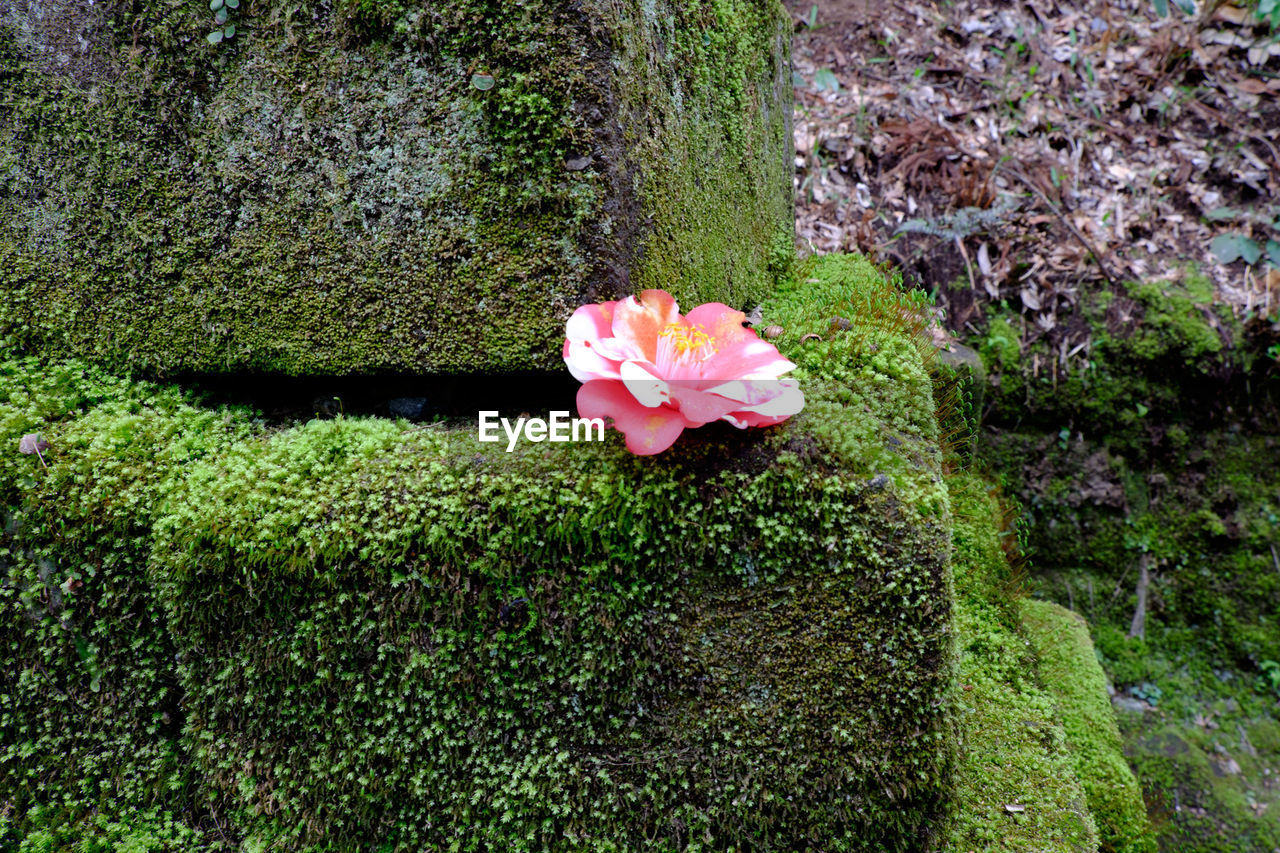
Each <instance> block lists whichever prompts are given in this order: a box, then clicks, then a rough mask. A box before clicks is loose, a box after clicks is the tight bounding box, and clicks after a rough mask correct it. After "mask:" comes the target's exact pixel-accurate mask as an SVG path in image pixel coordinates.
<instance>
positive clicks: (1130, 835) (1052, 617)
mask: <svg viewBox="0 0 1280 853" xmlns="http://www.w3.org/2000/svg"><path fill="white" fill-rule="evenodd" d="M1022 618H1023V624H1024V625H1026V627H1027V633H1028V636H1029V637H1030V638H1031V642H1032V646H1033V647H1034V648H1035V653H1036V657H1037V660H1038V662H1039V669H1040V675H1041V677H1042V678H1043V679H1044V681H1045V685H1046V686H1047V688H1048V690H1049V693H1050V695H1051V696H1052V698H1053V701H1054V704H1055V705H1056V707H1057V709H1058V714H1059V716H1060V718H1061V720H1062V725H1063V729H1064V730H1065V732H1066V736H1067V743H1068V745H1069V746H1070V750H1071V758H1072V762H1073V764H1074V766H1075V770H1076V775H1077V777H1078V778H1079V779H1080V782H1081V784H1082V785H1083V786H1084V790H1085V795H1086V798H1087V800H1088V803H1089V811H1090V812H1091V813H1092V814H1093V817H1094V820H1095V821H1096V822H1097V824H1098V830H1099V835H1100V837H1101V849H1102V850H1104V851H1116V853H1146V851H1154V850H1155V849H1156V845H1155V838H1154V836H1153V835H1152V834H1151V827H1150V825H1149V824H1148V822H1147V811H1146V804H1145V803H1144V802H1143V800H1142V794H1141V792H1140V791H1139V789H1138V783H1137V781H1136V780H1135V779H1134V778H1133V772H1132V771H1131V770H1130V769H1129V765H1128V764H1126V763H1125V760H1124V754H1123V752H1122V749H1121V745H1120V732H1119V731H1118V730H1117V728H1116V718H1115V714H1114V713H1113V712H1112V710H1111V703H1110V701H1108V699H1107V681H1106V676H1105V675H1104V674H1103V672H1102V668H1101V667H1100V666H1099V665H1098V660H1097V658H1096V657H1095V656H1094V651H1093V643H1092V642H1091V641H1090V639H1089V626H1088V625H1087V624H1086V623H1085V621H1084V619H1082V618H1081V617H1080V616H1079V615H1078V614H1075V613H1072V612H1071V611H1069V610H1065V609H1063V608H1061V607H1059V606H1058V605H1056V604H1053V603H1052V602H1047V601H1035V600H1027V601H1024V602H1023V604H1022Z"/></svg>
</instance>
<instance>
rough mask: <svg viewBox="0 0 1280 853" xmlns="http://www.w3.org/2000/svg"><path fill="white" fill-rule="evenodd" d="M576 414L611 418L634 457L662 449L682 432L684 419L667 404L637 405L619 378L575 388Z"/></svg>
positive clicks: (597, 381) (673, 441) (649, 454)
mask: <svg viewBox="0 0 1280 853" xmlns="http://www.w3.org/2000/svg"><path fill="white" fill-rule="evenodd" d="M578 415H579V416H580V417H584V418H606V417H607V418H612V419H613V425H614V426H615V427H616V428H617V429H619V430H621V431H622V433H623V435H625V436H626V439H627V449H628V450H630V451H631V452H632V453H635V454H636V455H638V456H651V455H653V454H655V453H661V452H662V451H664V450H666V449H667V448H668V447H670V446H671V445H672V444H674V443H675V440H676V439H677V438H679V437H680V433H682V432H684V427H685V421H684V418H683V417H681V415H680V413H679V412H678V411H676V410H675V409H673V408H670V407H668V406H659V407H657V408H649V407H647V406H643V405H641V404H640V402H639V401H638V400H636V398H635V397H633V396H632V395H631V392H630V391H628V390H627V388H626V386H625V385H623V384H622V382H621V381H617V380H595V381H592V382H588V383H586V384H585V385H583V386H582V387H581V388H579V389H578Z"/></svg>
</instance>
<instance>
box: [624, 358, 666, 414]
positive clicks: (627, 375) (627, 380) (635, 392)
mask: <svg viewBox="0 0 1280 853" xmlns="http://www.w3.org/2000/svg"><path fill="white" fill-rule="evenodd" d="M619 372H620V373H621V375H622V381H623V384H625V385H626V386H627V390H628V391H630V392H631V396H633V397H635V398H636V400H638V401H639V403H640V405H642V406H647V407H649V408H651V409H652V408H654V407H655V406H661V405H663V404H670V403H671V391H670V389H669V388H668V387H667V383H666V382H664V381H663V380H662V379H659V378H658V377H657V376H656V375H655V373H656V368H655V369H654V370H653V371H650V370H649V369H648V368H646V367H645V366H644V365H643V364H641V363H640V362H637V361H624V362H622V366H621V368H620V371H619Z"/></svg>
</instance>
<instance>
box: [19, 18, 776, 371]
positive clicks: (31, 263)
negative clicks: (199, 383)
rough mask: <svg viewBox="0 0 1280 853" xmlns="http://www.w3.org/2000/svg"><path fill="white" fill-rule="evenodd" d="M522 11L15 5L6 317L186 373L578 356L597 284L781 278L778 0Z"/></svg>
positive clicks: (116, 358) (707, 291)
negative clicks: (220, 33) (777, 244)
mask: <svg viewBox="0 0 1280 853" xmlns="http://www.w3.org/2000/svg"><path fill="white" fill-rule="evenodd" d="M521 10H522V11H521V13H520V14H514V15H513V14H511V10H510V9H509V8H508V7H507V6H506V5H504V4H497V3H491V2H487V0H486V2H480V0H476V2H466V3H457V4H447V6H443V7H439V8H436V7H432V8H430V9H410V8H408V7H405V6H403V5H402V4H400V3H396V2H373V0H367V2H366V0H360V2H344V3H339V4H337V8H336V9H335V10H333V11H332V12H326V11H325V10H318V11H316V12H315V13H314V14H313V13H312V12H307V13H306V14H305V15H304V14H302V13H300V12H299V11H298V9H296V8H295V7H292V6H289V5H288V4H284V3H277V2H272V3H268V4H266V5H262V4H259V5H257V6H254V7H252V8H251V9H250V8H248V7H245V8H244V9H241V10H239V13H238V17H237V26H238V27H239V28H240V33H239V34H238V35H237V36H236V38H235V39H234V40H233V41H232V42H231V43H227V44H221V45H218V46H216V47H215V46H210V45H208V44H206V43H204V41H203V38H204V34H205V32H206V31H207V29H208V22H207V21H206V20H204V17H203V14H202V13H201V12H200V11H199V10H198V9H196V8H195V7H191V8H186V7H182V8H178V7H173V8H168V7H166V8H165V9H159V8H152V7H151V6H145V8H144V7H142V6H139V7H138V8H137V9H134V8H133V7H132V6H128V5H127V4H124V3H106V4H100V6H99V7H98V8H97V9H96V10H91V11H90V12H83V13H81V12H72V11H68V10H65V9H63V10H59V11H57V12H56V14H55V13H51V17H50V18H49V21H50V23H49V26H47V27H46V26H44V25H43V24H42V25H39V26H34V27H31V26H28V25H27V22H26V21H24V20H23V19H22V18H21V17H20V16H17V13H13V14H12V15H9V16H8V17H6V18H3V19H0V29H3V30H4V31H5V32H6V33H10V34H11V37H10V36H6V37H5V38H3V39H0V45H3V46H2V47H0V99H2V100H4V101H5V102H6V103H10V104H14V105H16V106H15V109H13V110H10V111H6V112H5V114H4V116H3V118H0V136H3V138H4V139H6V143H5V145H4V146H3V147H2V148H0V175H3V176H4V177H3V178H0V181H3V186H4V187H5V189H6V190H7V191H6V192H3V193H0V270H3V272H0V292H2V293H3V294H4V297H5V298H4V300H3V301H2V302H0V340H7V341H9V342H10V344H12V345H18V346H22V347H23V348H25V349H26V350H27V351H29V352H40V353H42V354H47V355H53V354H64V355H65V354H72V355H77V356H81V357H84V358H88V359H91V360H94V361H97V362H100V363H106V364H110V365H112V366H113V367H115V368H118V369H128V370H138V369H141V370H148V371H153V372H156V373H159V374H166V373H169V374H172V373H177V372H182V371H214V372H218V371H234V370H263V371H275V372H282V373H289V374H346V373H369V372H378V371H396V372H416V373H439V372H455V371H467V370H503V369H519V368H526V369H527V368H557V367H558V366H559V355H560V352H559V346H558V344H557V343H556V342H557V341H558V340H560V339H561V336H560V331H561V329H562V326H563V322H564V320H565V319H566V318H567V316H568V315H569V313H570V312H571V311H572V309H573V308H574V307H576V306H577V305H579V304H581V303H582V302H583V301H589V300H593V299H604V298H616V297H619V296H622V295H625V294H626V293H629V292H632V291H633V290H634V289H635V288H637V287H639V286H658V287H662V288H665V289H668V290H670V291H671V292H673V293H674V294H675V295H676V296H677V297H678V298H679V299H680V300H681V301H683V302H685V303H697V302H708V301H723V302H726V303H729V304H733V305H735V306H740V305H745V304H747V303H751V304H754V303H755V302H757V301H759V300H760V299H761V298H763V297H764V296H765V295H766V294H767V293H768V291H769V289H770V288H771V287H772V285H773V277H774V274H775V272H776V270H773V269H771V267H770V261H771V255H770V246H771V245H772V243H773V242H774V239H775V237H776V235H777V234H779V233H781V232H783V231H786V232H788V233H789V230H790V228H791V224H792V223H791V219H792V214H791V201H790V160H789V157H788V156H787V152H788V146H789V145H790V133H789V131H788V121H789V115H790V106H789V104H790V100H789V99H790V93H791V88H790V78H789V74H788V65H787V55H788V54H787V51H788V49H789V46H788V39H787V38H786V33H787V31H788V30H787V27H788V23H787V18H786V16H785V13H784V12H783V10H782V8H781V5H780V4H778V3H777V2H776V0H740V2H712V0H700V2H698V3H694V4H674V3H659V4H647V3H640V2H638V0H637V2H632V3H627V4H623V5H621V6H618V5H616V4H603V3H593V4H586V5H584V6H582V7H581V8H578V7H574V8H569V7H566V6H565V5H564V4H560V3H554V2H550V0H538V2H534V3H529V4H524V5H523V6H522V7H521ZM85 16H88V17H85ZM81 31H83V32H84V33H87V34H88V35H89V36H90V38H89V41H88V42H87V43H88V44H89V45H90V47H91V49H90V50H89V51H88V52H87V53H84V52H83V51H82V49H81V48H80V47H79V46H77V47H76V50H75V51H74V52H75V53H76V54H77V56H80V57H81V58H79V59H77V60H76V62H74V63H72V64H71V65H70V66H67V67H63V66H60V65H58V64H57V63H56V62H54V61H52V60H50V59H49V57H50V56H51V55H54V54H56V51H57V40H58V39H59V38H64V37H66V33H68V32H69V33H73V34H74V33H79V32H81ZM82 53H83V56H81V54H82ZM480 73H483V74H487V75H489V77H491V78H492V81H493V86H492V88H488V89H485V88H479V87H477V86H474V85H473V84H472V82H471V81H472V75H473V74H480ZM584 164H585V165H584Z"/></svg>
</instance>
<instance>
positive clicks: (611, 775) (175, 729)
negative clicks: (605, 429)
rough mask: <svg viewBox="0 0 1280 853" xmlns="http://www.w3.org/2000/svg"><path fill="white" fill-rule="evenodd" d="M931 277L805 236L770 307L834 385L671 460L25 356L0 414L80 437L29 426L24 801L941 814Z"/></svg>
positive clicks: (59, 809) (435, 839) (897, 821)
mask: <svg viewBox="0 0 1280 853" xmlns="http://www.w3.org/2000/svg"><path fill="white" fill-rule="evenodd" d="M918 308H919V306H917V305H915V304H914V303H913V302H912V301H911V300H909V299H908V298H907V297H905V296H903V295H902V294H900V293H899V292H898V291H897V290H896V289H895V288H894V287H893V286H892V285H890V284H888V283H887V282H885V281H884V279H883V278H882V277H881V276H880V275H879V274H878V273H877V272H876V271H875V270H874V269H872V268H871V267H870V266H869V265H868V264H867V263H866V262H865V261H862V260H859V259H852V258H831V259H827V260H825V261H823V262H821V263H820V264H817V265H814V266H812V267H810V268H808V269H807V270H805V271H804V272H803V273H802V275H801V277H800V279H799V281H798V283H797V284H796V285H795V286H794V287H793V288H791V289H790V290H788V291H786V292H784V293H783V294H782V295H780V296H779V298H778V299H777V300H776V301H775V302H774V303H772V304H770V305H769V306H768V307H767V310H766V317H767V321H769V322H773V323H777V324H778V325H781V326H783V327H784V329H785V330H786V331H785V333H784V334H783V336H782V337H781V338H780V339H779V342H780V345H781V346H782V348H783V350H784V352H785V353H786V354H787V355H789V356H790V357H791V358H792V359H793V360H795V361H796V362H797V363H798V364H799V365H800V367H799V369H798V370H797V371H796V373H797V374H798V376H799V378H800V380H801V383H802V387H803V388H804V389H805V393H806V395H807V398H808V405H807V406H806V409H805V412H804V413H802V415H800V416H798V417H796V418H794V419H793V420H792V421H789V422H788V423H787V424H784V425H782V426H781V427H778V428H773V429H769V430H760V431H748V432H739V431H736V430H733V429H732V428H729V427H727V426H726V427H725V428H724V429H715V428H707V429H704V430H698V431H694V432H691V433H687V434H686V435H685V436H684V437H682V438H681V440H680V441H679V442H678V443H677V444H676V446H675V447H674V448H673V450H672V451H671V452H669V453H668V454H665V455H663V456H659V457H655V458H637V457H632V456H630V455H628V454H627V453H626V452H625V451H624V450H623V449H622V446H621V441H620V439H619V437H618V436H616V435H612V434H611V435H610V440H609V441H606V442H605V443H603V444H599V443H594V444H577V445H546V444H543V445H525V446H522V447H519V448H518V449H517V451H516V452H514V453H511V454H507V453H505V452H503V448H502V447H501V446H499V445H492V444H481V443H478V442H477V441H476V437H475V431H474V425H463V426H461V427H450V426H448V425H434V426H417V427H415V426H410V425H408V424H405V423H403V422H400V423H397V422H390V421H380V420H376V419H338V420H333V421H314V422H311V423H308V424H304V425H300V426H293V427H286V428H268V427H265V426H264V425H261V424H256V423H255V422H254V421H253V420H252V418H251V417H249V416H247V415H246V414H245V413H243V412H236V411H210V410H206V409H203V408H201V407H199V406H198V405H194V404H192V403H191V402H190V401H186V400H183V399H182V398H181V397H180V396H179V395H177V394H176V393H175V392H173V391H167V390H163V389H156V388H153V387H151V386H147V385H145V384H129V383H124V382H119V381H116V380H111V379H109V378H107V377H104V376H103V375H101V374H99V373H97V372H95V371H92V370H87V369H84V368H82V367H77V366H75V365H68V364H54V363H48V362H46V363H40V362H36V361H34V360H16V361H13V360H11V361H8V362H5V363H4V365H3V367H2V368H0V372H2V373H3V376H4V382H3V383H2V386H0V387H3V389H4V390H3V392H0V441H3V442H5V443H6V444H8V445H9V446H16V441H17V438H18V437H19V436H20V435H22V434H24V433H26V432H33V431H38V432H41V433H42V434H43V435H44V437H45V438H46V440H47V441H48V442H49V445H50V448H49V450H48V451H47V453H46V455H45V462H46V463H47V465H48V469H47V470H45V469H44V468H43V467H42V465H41V462H40V460H38V459H36V458H34V457H26V456H17V455H7V456H5V457H4V458H3V461H0V476H2V480H0V495H2V496H3V502H4V506H5V508H6V510H5V511H6V518H7V522H6V527H5V530H4V534H3V535H4V542H3V549H4V550H3V560H4V570H5V576H6V580H5V589H4V596H5V598H4V605H5V609H4V613H5V619H4V623H3V631H4V640H5V645H4V648H5V650H6V651H5V660H4V662H3V673H4V679H3V682H2V684H0V688H2V691H3V696H2V697H0V702H2V703H3V704H2V706H0V707H2V708H3V713H4V714H5V719H6V721H8V722H12V723H16V728H15V729H11V730H15V731H18V732H19V739H18V740H17V742H15V743H14V744H12V745H6V746H5V748H4V751H3V753H0V787H2V788H3V790H4V792H5V796H7V797H12V799H13V803H14V808H13V812H12V813H13V814H14V815H17V816H18V817H17V818H16V819H11V832H13V833H17V834H18V836H17V837H23V833H29V832H36V831H41V832H52V831H54V830H52V829H49V828H48V827H49V826H50V825H55V824H56V826H55V829H57V827H61V829H57V831H59V832H61V831H63V830H65V831H66V832H68V833H74V832H82V833H89V832H91V831H97V830H92V829H91V827H92V826H94V825H96V824H95V823H94V821H95V820H97V819H98V818H100V817H101V816H103V815H108V816H120V815H124V814H128V815H132V816H133V818H130V819H136V820H138V821H140V822H142V823H144V824H146V825H147V826H152V825H153V824H154V825H155V826H158V827H160V828H158V829H155V833H157V836H156V837H160V834H162V833H163V832H169V833H171V834H172V833H178V832H179V831H180V830H181V831H186V832H191V833H195V834H197V835H200V836H201V840H200V841H198V842H190V841H189V840H188V841H186V842H183V844H186V846H187V849H190V848H191V847H192V846H200V845H203V846H208V847H216V846H217V843H218V841H217V838H216V835H215V833H214V832H213V831H212V829H211V827H213V826H214V825H215V823H216V824H217V825H218V826H219V827H221V831H223V832H227V831H230V832H231V833H232V834H235V835H239V836H242V837H244V838H246V839H247V840H248V842H249V843H251V844H252V843H269V842H273V841H274V842H276V843H280V844H285V845H288V846H298V845H300V844H313V843H314V844H330V845H336V846H338V847H342V846H344V845H349V844H351V843H354V842H355V841H356V840H357V839H358V840H359V842H360V843H361V844H365V845H375V846H376V845H378V844H381V845H384V846H386V847H387V848H388V849H394V848H404V849H424V848H425V849H459V850H483V849H494V848H495V846H496V847H501V848H502V849H511V850H541V849H556V850H562V849H584V850H588V849H589V850H608V849H616V850H640V849H650V850H685V849H690V850H693V849H724V848H726V847H732V846H735V845H749V846H751V847H752V848H753V849H758V850H800V849H824V850H862V849H868V847H870V848H878V849H884V850H904V851H905V850H921V849H931V848H933V847H936V846H938V844H939V843H940V840H941V839H940V838H939V832H940V829H941V827H942V825H943V821H944V820H945V814H946V809H947V802H948V800H949V798H950V785H951V783H950V765H951V758H950V756H951V747H950V732H951V727H950V712H949V707H950V706H949V701H948V697H949V696H950V687H951V685H952V681H953V670H952V666H953V655H952V641H951V581H950V574H949V565H948V556H949V551H950V510H949V498H948V494H947V490H946V487H945V485H944V483H943V480H942V472H941V464H940V452H939V450H938V431H937V425H936V420H935V417H934V407H933V398H932V393H931V385H930V379H929V376H928V375H927V373H926V371H925V370H924V367H923V364H922V358H921V352H920V349H919V347H920V345H919V343H918V341H917V339H916V338H915V337H914V336H913V329H912V328H911V326H912V323H913V322H914V321H913V318H914V317H916V316H918ZM840 318H844V319H846V320H849V322H848V323H843V322H840V321H839V320H840ZM846 326H847V328H846ZM814 335H816V336H817V339H816V340H815V339H814V337H813V336H814ZM806 337H807V339H806ZM68 507H70V508H73V510H74V511H73V512H70V513H68V512H67V509H68ZM136 697H142V698H141V699H140V700H139V699H137V698H136ZM68 720H73V721H74V723H72V724H68V723H67V721H68ZM49 756H60V758H59V759H58V760H50V758H49ZM139 780H145V781H139ZM32 806H39V807H40V808H41V811H40V812H39V814H40V815H41V816H42V817H40V818H39V821H43V822H44V823H43V824H39V822H38V821H37V824H38V825H35V824H33V823H32V820H33V819H32V818H30V816H29V812H28V809H30V807H32ZM51 809H52V811H51ZM156 809H159V812H158V813H157V812H155V811H154V810H156ZM148 810H152V811H148ZM51 813H52V814H53V815H54V816H53V817H50V814H51ZM157 814H158V815H159V817H156V815H157ZM24 815H26V817H23V816H24ZM139 815H141V817H139ZM148 815H150V816H151V817H147V816H148ZM175 816H176V817H177V819H178V821H179V824H180V827H179V829H173V828H172V826H171V825H170V824H167V823H165V820H167V819H170V818H174V817H175ZM24 821H25V822H24ZM57 821H62V823H60V824H59V823H57ZM147 821H151V823H147ZM99 823H100V821H99ZM69 827H70V828H69ZM165 827H170V828H169V829H165ZM184 828H185V829H184ZM11 837H12V836H11ZM167 837H168V836H166V838H167ZM165 845H169V846H174V847H179V848H180V847H181V846H182V845H180V844H177V843H176V842H171V841H167V840H166V841H163V842H162V846H165Z"/></svg>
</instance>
